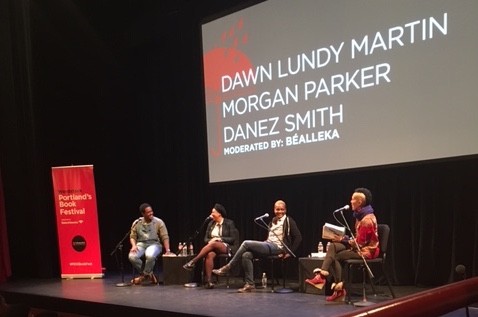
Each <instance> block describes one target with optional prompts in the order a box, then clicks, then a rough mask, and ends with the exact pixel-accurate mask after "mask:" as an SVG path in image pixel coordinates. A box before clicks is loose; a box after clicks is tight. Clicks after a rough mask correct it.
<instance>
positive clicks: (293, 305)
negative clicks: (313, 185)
mask: <svg viewBox="0 0 478 317" xmlns="http://www.w3.org/2000/svg"><path fill="white" fill-rule="evenodd" d="M130 278H131V276H129V275H128V278H127V279H130ZM125 279H126V278H125ZM121 281H122V278H121V276H120V275H109V274H106V275H105V277H104V278H102V279H70V280H66V279H63V280H62V279H60V278H58V279H46V280H41V279H31V280H21V281H9V282H7V283H4V284H2V285H0V293H1V294H2V295H3V296H4V297H5V298H6V299H7V302H8V303H10V304H24V305H28V306H29V307H31V308H36V309H40V310H51V311H57V312H61V313H64V314H63V315H64V316H72V315H73V314H74V316H76V315H80V316H141V317H147V316H158V315H160V316H218V317H219V316H254V317H270V316H275V317H279V316H284V317H285V316H295V315H300V316H301V317H307V316H338V315H341V314H344V313H349V312H352V311H353V310H355V309H357V308H356V307H355V306H354V305H351V304H326V301H325V296H324V295H323V294H309V293H302V292H299V291H298V283H297V281H290V282H288V283H287V284H286V286H288V287H291V288H293V289H295V291H294V292H292V293H287V294H280V293H273V292H271V288H270V285H269V287H268V289H266V290H264V289H260V288H257V289H256V290H255V291H254V292H252V293H246V294H242V293H238V292H237V289H238V288H240V287H241V286H242V278H239V277H236V278H231V280H230V284H231V285H230V288H227V287H226V285H225V279H224V278H223V279H221V280H220V283H219V284H218V285H217V286H216V288H214V289H205V288H203V287H193V288H188V287H185V286H184V285H164V283H160V284H159V285H144V286H122V287H118V286H117V284H118V283H120V282H121ZM257 285H258V284H257ZM359 286H360V285H354V289H355V288H356V287H358V289H357V291H360V287H359ZM275 287H276V289H278V288H279V289H280V286H275ZM394 289H395V292H396V293H397V296H398V297H400V296H405V295H409V294H413V293H414V292H419V291H422V290H424V289H421V288H417V287H405V286H400V287H394ZM377 290H378V293H379V295H378V296H376V297H375V296H373V295H369V296H368V300H369V301H371V302H377V303H378V302H383V301H386V300H390V299H391V298H390V297H389V296H387V295H388V294H387V287H386V286H377ZM359 293H360V292H358V293H357V294H353V297H352V300H353V301H360V300H361V299H362V297H361V295H360V294H359ZM446 316H464V310H461V312H460V311H457V312H454V313H450V314H447V315H446ZM472 316H478V314H476V312H475V311H474V312H473V313H472Z"/></svg>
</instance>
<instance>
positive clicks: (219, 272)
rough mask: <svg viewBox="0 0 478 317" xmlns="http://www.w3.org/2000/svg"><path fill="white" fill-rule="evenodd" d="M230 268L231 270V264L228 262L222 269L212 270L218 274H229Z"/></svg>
mask: <svg viewBox="0 0 478 317" xmlns="http://www.w3.org/2000/svg"><path fill="white" fill-rule="evenodd" d="M230 270H231V266H230V265H229V264H226V265H224V266H223V267H221V268H220V269H215V270H212V273H214V274H216V275H227V274H228V273H229V271H230Z"/></svg>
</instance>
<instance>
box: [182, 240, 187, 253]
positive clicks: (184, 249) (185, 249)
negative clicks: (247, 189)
mask: <svg viewBox="0 0 478 317" xmlns="http://www.w3.org/2000/svg"><path fill="white" fill-rule="evenodd" d="M181 254H182V255H183V256H187V255H188V246H187V245H186V242H184V243H183V250H182V252H181Z"/></svg>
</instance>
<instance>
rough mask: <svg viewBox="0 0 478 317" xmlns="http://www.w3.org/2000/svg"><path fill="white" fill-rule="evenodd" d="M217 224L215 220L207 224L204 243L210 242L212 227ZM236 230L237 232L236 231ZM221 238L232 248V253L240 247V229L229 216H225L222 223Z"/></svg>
mask: <svg viewBox="0 0 478 317" xmlns="http://www.w3.org/2000/svg"><path fill="white" fill-rule="evenodd" d="M215 225H216V222H214V221H209V224H208V225H207V228H206V234H205V235H204V243H208V242H209V240H211V238H212V236H211V232H212V229H214V226H215ZM234 231H236V234H235V233H234ZM221 240H222V241H223V242H225V243H227V244H228V245H229V247H230V248H231V251H232V253H235V252H236V251H237V248H238V247H239V244H240V243H239V241H238V240H239V238H238V231H237V229H236V225H235V224H234V221H232V220H231V219H228V218H224V221H223V223H222V228H221Z"/></svg>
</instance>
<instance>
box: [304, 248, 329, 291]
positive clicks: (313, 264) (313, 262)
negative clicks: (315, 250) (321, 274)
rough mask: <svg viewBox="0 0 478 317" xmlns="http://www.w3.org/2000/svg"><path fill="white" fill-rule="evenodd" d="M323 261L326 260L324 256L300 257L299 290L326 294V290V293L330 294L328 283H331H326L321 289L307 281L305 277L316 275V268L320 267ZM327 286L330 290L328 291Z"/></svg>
mask: <svg viewBox="0 0 478 317" xmlns="http://www.w3.org/2000/svg"><path fill="white" fill-rule="evenodd" d="M323 262H324V260H323V259H322V258H313V257H309V258H299V291H300V292H303V293H308V294H324V291H325V294H326V295H329V294H328V293H329V292H330V285H328V284H329V283H326V285H325V286H324V288H323V289H321V290H320V289H318V288H316V287H313V286H312V285H309V284H307V283H306V282H305V279H307V278H313V277H314V269H316V268H320V267H321V266H322V263H323ZM327 287H328V288H329V291H327Z"/></svg>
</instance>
